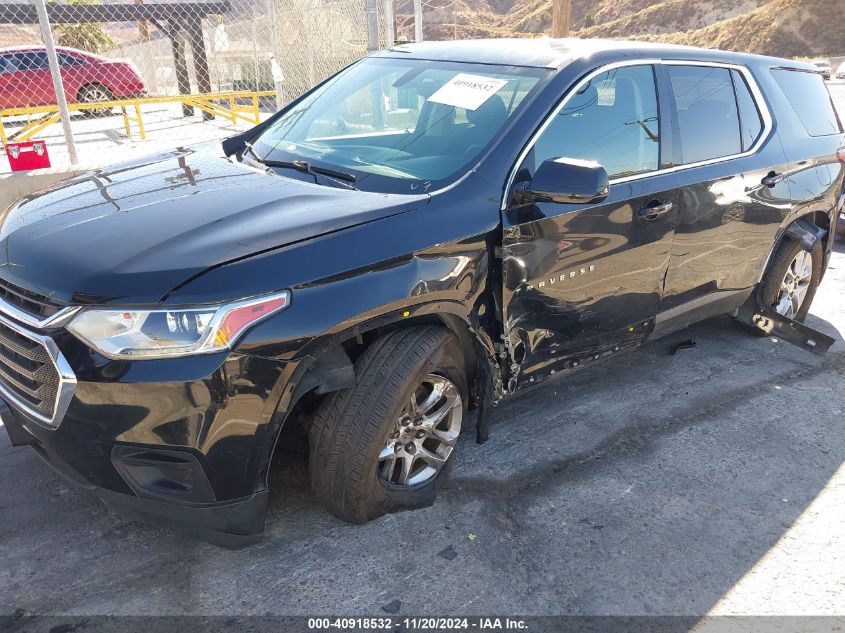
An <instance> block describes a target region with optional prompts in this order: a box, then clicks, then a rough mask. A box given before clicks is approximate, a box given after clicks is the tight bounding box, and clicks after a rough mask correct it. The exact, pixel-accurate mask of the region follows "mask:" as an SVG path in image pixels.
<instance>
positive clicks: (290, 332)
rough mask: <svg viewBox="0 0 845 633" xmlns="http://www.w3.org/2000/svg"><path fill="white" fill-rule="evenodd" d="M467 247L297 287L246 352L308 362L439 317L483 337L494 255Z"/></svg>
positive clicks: (244, 346)
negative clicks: (386, 330) (355, 339)
mask: <svg viewBox="0 0 845 633" xmlns="http://www.w3.org/2000/svg"><path fill="white" fill-rule="evenodd" d="M465 246H466V248H465V249H463V250H460V251H455V252H450V253H438V254H434V253H423V254H418V255H413V256H411V257H409V258H405V259H403V260H398V261H393V262H390V263H388V264H382V265H381V266H379V267H378V268H377V269H370V270H364V271H357V272H356V273H355V274H349V275H345V276H343V277H340V278H333V279H327V280H324V281H322V282H320V283H315V284H309V285H307V286H303V287H299V288H294V289H293V292H292V298H291V305H290V307H289V308H288V309H287V310H285V311H284V312H281V313H279V314H278V315H277V316H276V317H274V318H272V319H270V320H268V321H265V322H264V323H262V324H260V325H259V326H258V327H256V328H255V329H254V330H252V331H251V332H250V333H249V334H248V335H247V337H246V338H245V339H244V340H243V341H242V342H241V344H240V345H239V347H238V350H239V351H242V352H244V353H248V354H252V355H258V356H264V357H267V358H275V359H279V360H294V359H300V358H303V357H306V356H312V355H317V354H318V353H319V351H320V350H321V349H323V348H325V347H326V346H327V345H330V344H331V343H333V342H340V341H343V340H346V339H348V338H350V337H351V336H354V335H355V334H359V333H362V332H365V331H368V330H371V329H374V328H376V327H383V326H385V325H389V324H392V323H395V322H398V321H402V320H404V319H410V318H417V317H420V316H425V315H431V314H449V315H453V316H455V317H457V318H459V319H460V320H461V321H463V322H464V323H465V324H466V325H467V326H468V327H469V328H470V329H471V330H473V331H477V332H480V331H483V330H484V329H485V323H486V320H487V319H486V317H487V316H488V315H489V316H492V314H493V311H492V310H491V309H490V306H489V305H488V303H489V292H488V267H489V257H488V252H487V249H486V246H485V243H484V241H483V240H482V241H481V242H479V243H476V244H466V245H465ZM487 338H488V339H489V337H487Z"/></svg>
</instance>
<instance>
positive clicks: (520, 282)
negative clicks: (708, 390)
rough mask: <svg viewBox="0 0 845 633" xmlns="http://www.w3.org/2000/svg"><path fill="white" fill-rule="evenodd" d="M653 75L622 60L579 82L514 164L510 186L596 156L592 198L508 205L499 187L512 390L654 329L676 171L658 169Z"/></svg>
mask: <svg viewBox="0 0 845 633" xmlns="http://www.w3.org/2000/svg"><path fill="white" fill-rule="evenodd" d="M653 72H654V71H653V68H652V66H650V65H625V66H623V67H621V68H614V69H612V70H608V71H606V72H603V73H598V74H594V76H592V77H588V78H587V79H586V80H584V82H582V83H581V84H580V85H579V86H577V87H576V88H575V90H574V91H573V93H572V95H571V96H570V97H567V98H566V99H565V101H564V102H563V105H561V106H558V110H557V111H555V112H554V113H552V115H551V117H550V120H549V124H548V125H547V126H546V127H545V128H544V131H543V132H542V133H540V134H539V136H538V137H537V138H536V139H535V140H534V141H533V142H532V143H531V144H530V145H529V150H528V151H527V153H526V154H525V158H524V159H523V160H522V161H521V163H520V165H519V166H518V169H517V171H516V176H515V178H514V181H515V182H514V184H513V186H514V187H519V186H523V187H524V186H526V185H525V184H524V183H530V181H531V178H532V175H533V173H535V171H536V169H537V167H539V165H540V164H541V163H542V162H543V161H545V160H548V159H550V158H560V157H566V158H577V159H587V160H592V161H595V162H598V163H600V164H601V165H603V166H604V167H605V169H606V170H607V172H608V174H609V176H610V179H611V184H610V192H609V196H608V197H607V198H606V199H605V200H603V201H601V202H599V203H597V204H561V203H553V202H532V203H528V204H518V203H517V200H516V199H515V198H514V196H513V195H512V194H511V193H510V192H509V200H508V203H507V204H506V205H505V210H504V211H503V214H502V224H503V248H502V265H503V297H502V300H503V311H504V314H503V320H504V323H505V337H506V344H507V346H508V347H509V352H510V357H511V359H512V360H511V376H510V383H511V384H510V387H511V388H515V387H517V386H520V385H524V384H526V383H532V382H537V381H538V380H541V379H543V378H545V377H548V376H550V375H552V374H554V373H557V372H561V371H564V372H565V371H570V370H573V369H575V368H577V367H580V366H582V365H583V364H585V363H590V362H593V361H595V360H598V359H600V358H602V357H603V356H607V355H612V354H614V353H616V352H618V351H621V350H623V349H625V348H630V347H634V346H636V345H637V344H639V343H640V342H641V341H642V340H643V338H644V337H645V335H646V334H647V333H648V332H649V331H651V329H652V327H653V319H654V316H655V315H656V314H657V312H658V309H659V307H660V300H661V294H662V289H663V280H664V277H665V275H666V271H667V267H668V263H669V255H670V251H671V245H672V236H673V231H674V226H675V216H676V210H677V207H678V191H677V176H676V174H675V173H673V172H672V171H669V170H662V171H661V168H662V167H663V164H662V163H661V156H660V155H661V154H662V153H663V152H662V150H661V127H662V126H661V125H659V122H658V102H657V95H656V90H655V82H654V75H653ZM520 183H523V184H522V185H520ZM529 186H530V185H529ZM655 207H660V208H661V213H660V214H659V215H658V216H657V217H652V216H653V215H655V214H651V213H649V211H648V210H649V209H651V208H655Z"/></svg>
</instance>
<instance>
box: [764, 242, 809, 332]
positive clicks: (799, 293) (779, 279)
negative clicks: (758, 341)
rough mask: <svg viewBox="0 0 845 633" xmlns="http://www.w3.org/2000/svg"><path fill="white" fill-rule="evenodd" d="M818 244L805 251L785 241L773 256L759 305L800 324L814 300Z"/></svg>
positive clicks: (798, 245)
mask: <svg viewBox="0 0 845 633" xmlns="http://www.w3.org/2000/svg"><path fill="white" fill-rule="evenodd" d="M823 259H824V256H823V254H822V245H821V242H816V245H815V246H814V247H813V249H812V250H811V251H805V250H804V248H803V247H802V246H801V244H799V243H798V242H796V241H794V240H789V239H788V240H784V242H783V243H782V244H781V245H780V246H779V247H778V249H777V251H776V252H775V255H774V257H772V261H771V263H770V264H769V269H768V271H767V272H766V275H765V277H764V278H763V281H762V283H761V285H760V294H759V297H760V304H761V305H762V306H763V307H764V308H766V309H769V310H772V311H774V312H777V313H778V314H781V315H783V316H786V317H789V318H790V319H794V320H796V321H803V320H804V319H805V318H806V316H807V313H808V312H809V311H810V306H811V305H812V303H813V297H815V296H816V288H818V285H819V281H820V279H821V273H822V261H823Z"/></svg>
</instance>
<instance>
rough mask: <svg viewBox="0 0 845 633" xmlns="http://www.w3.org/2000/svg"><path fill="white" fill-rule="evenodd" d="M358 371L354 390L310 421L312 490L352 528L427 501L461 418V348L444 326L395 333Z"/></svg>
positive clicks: (446, 464)
mask: <svg viewBox="0 0 845 633" xmlns="http://www.w3.org/2000/svg"><path fill="white" fill-rule="evenodd" d="M355 374H356V383H357V384H356V385H355V387H352V388H351V389H345V390H342V391H339V392H336V393H334V394H331V395H330V396H329V397H328V398H327V399H326V400H325V401H324V402H323V403H322V404H321V406H320V408H319V409H318V411H317V412H316V414H315V416H314V420H313V423H312V426H311V430H310V437H309V443H310V453H309V478H310V481H311V488H312V490H313V491H314V494H315V495H316V496H317V499H318V500H319V502H320V504H321V505H322V506H323V507H324V508H326V510H328V511H329V512H331V513H332V514H334V515H335V516H337V517H338V518H340V519H343V520H344V521H348V522H350V523H363V522H365V521H369V520H370V519H374V518H376V517H379V516H382V515H383V514H386V513H389V512H396V511H399V510H408V509H412V508H420V507H424V506H428V505H431V504H432V503H434V500H435V497H436V496H437V489H438V488H439V487H440V486H442V485H443V483H444V482H445V481H446V479H447V477H448V476H449V471H450V470H451V467H452V461H453V458H454V451H453V449H454V446H455V443H456V442H457V437H458V434H459V433H460V426H461V422H462V420H463V418H464V416H465V414H466V403H467V385H466V372H465V367H464V358H463V354H462V352H461V347H460V343H459V342H458V340H457V339H456V338H455V337H454V336H453V335H452V334H451V333H450V332H449V331H448V330H446V329H445V328H442V327H437V326H425V327H412V328H405V329H401V330H397V331H395V332H391V333H389V334H386V335H384V336H382V337H381V338H379V339H378V340H376V341H375V342H374V343H373V344H372V345H370V347H369V348H367V350H366V351H365V352H364V353H363V354H362V355H361V356H360V358H359V359H358V361H357V362H356V363H355ZM426 412H427V414H426ZM438 416H440V417H439V421H437V422H435V420H436V419H438Z"/></svg>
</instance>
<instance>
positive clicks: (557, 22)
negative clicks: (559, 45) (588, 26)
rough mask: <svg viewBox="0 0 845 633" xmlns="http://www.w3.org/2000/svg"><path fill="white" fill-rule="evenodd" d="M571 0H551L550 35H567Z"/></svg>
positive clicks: (570, 23)
mask: <svg viewBox="0 0 845 633" xmlns="http://www.w3.org/2000/svg"><path fill="white" fill-rule="evenodd" d="M571 26H572V0H552V37H569V29H570V27H571Z"/></svg>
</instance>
